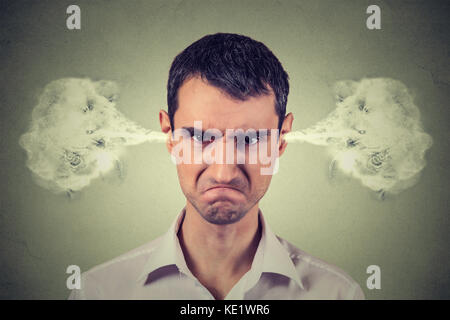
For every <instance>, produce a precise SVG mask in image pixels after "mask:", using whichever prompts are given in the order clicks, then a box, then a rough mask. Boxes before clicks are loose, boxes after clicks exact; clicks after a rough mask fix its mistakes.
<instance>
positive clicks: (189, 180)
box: [177, 164, 200, 191]
mask: <svg viewBox="0 0 450 320" xmlns="http://www.w3.org/2000/svg"><path fill="white" fill-rule="evenodd" d="M177 172H178V180H179V181H180V185H181V188H182V189H183V190H185V191H186V190H192V189H193V188H195V181H196V179H197V175H198V174H199V172H200V168H199V166H196V165H192V164H178V165H177Z"/></svg>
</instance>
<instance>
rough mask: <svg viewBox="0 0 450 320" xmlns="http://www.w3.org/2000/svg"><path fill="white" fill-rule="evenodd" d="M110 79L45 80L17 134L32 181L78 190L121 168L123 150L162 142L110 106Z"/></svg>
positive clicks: (113, 88) (159, 136)
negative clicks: (24, 127)
mask: <svg viewBox="0 0 450 320" xmlns="http://www.w3.org/2000/svg"><path fill="white" fill-rule="evenodd" d="M117 98H118V88H117V85H116V84H115V83H114V82H110V81H96V82H94V81H91V80H89V79H76V78H65V79H60V80H56V81H53V82H51V83H49V84H48V85H47V86H46V87H45V89H44V92H43V94H42V95H41V96H40V98H39V103H38V105H37V106H36V107H35V108H34V110H33V113H32V121H31V126H30V129H29V131H28V132H26V133H25V134H23V135H22V136H21V137H20V140H19V143H20V145H21V146H22V147H23V148H24V149H25V150H26V151H27V155H28V160H27V166H28V168H29V169H30V170H31V171H32V172H33V173H34V174H35V178H36V179H37V182H38V183H39V184H40V185H41V186H43V187H46V188H48V189H50V190H52V191H54V192H56V193H59V192H69V193H72V192H75V191H78V190H81V189H82V188H84V187H85V186H87V185H89V184H90V182H91V181H92V180H93V179H95V178H97V177H99V176H100V175H102V174H104V173H106V172H108V171H111V170H112V169H114V168H117V169H120V168H121V162H120V159H119V156H120V154H121V153H122V152H123V148H124V147H125V146H128V145H135V144H140V143H143V142H145V141H158V140H159V141H160V140H162V141H164V139H165V135H163V134H161V133H158V132H151V131H150V130H146V129H144V128H142V127H140V126H139V125H137V124H135V123H133V122H131V121H129V120H127V119H126V118H125V117H124V116H123V114H122V113H120V112H119V111H118V110H117V109H116V108H115V101H116V100H117Z"/></svg>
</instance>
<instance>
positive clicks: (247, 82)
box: [167, 33, 289, 132]
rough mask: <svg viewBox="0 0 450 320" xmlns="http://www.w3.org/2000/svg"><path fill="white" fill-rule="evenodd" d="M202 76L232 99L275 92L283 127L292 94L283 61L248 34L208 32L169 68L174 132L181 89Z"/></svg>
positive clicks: (170, 106)
mask: <svg viewBox="0 0 450 320" xmlns="http://www.w3.org/2000/svg"><path fill="white" fill-rule="evenodd" d="M194 76H201V78H202V79H203V80H204V79H206V80H207V81H208V83H209V84H210V85H213V86H215V87H217V88H219V89H221V90H222V91H224V92H225V93H226V94H228V95H229V96H231V97H232V98H235V99H239V100H242V101H245V100H246V99H247V98H248V97H249V96H250V97H256V96H259V95H262V94H269V93H270V89H269V88H267V86H266V85H267V84H268V85H270V87H271V88H272V90H273V92H274V94H275V111H276V113H277V114H278V129H279V130H281V125H282V123H283V120H284V117H285V114H286V104H287V97H288V94H289V81H288V80H289V76H288V74H287V73H286V71H285V70H284V69H283V66H282V65H281V63H280V61H278V59H277V58H276V57H275V55H274V54H273V53H272V51H270V50H269V49H268V48H267V47H266V46H265V45H264V44H263V43H262V42H259V41H255V40H253V39H251V38H249V37H246V36H243V35H239V34H232V33H216V34H210V35H206V36H204V37H203V38H201V39H199V40H197V41H195V42H194V43H192V44H191V45H190V46H188V47H187V48H186V49H184V50H183V51H182V52H181V53H179V54H178V55H177V56H176V57H175V59H174V61H173V62H172V66H171V67H170V71H169V80H168V82H167V105H168V109H169V110H168V113H169V119H170V125H171V127H172V132H173V130H174V124H173V118H174V115H175V111H176V110H177V108H178V89H179V88H180V87H181V85H182V84H183V82H184V81H185V80H188V79H190V78H191V77H194Z"/></svg>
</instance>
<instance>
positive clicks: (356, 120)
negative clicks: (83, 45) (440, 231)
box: [19, 78, 432, 198]
mask: <svg viewBox="0 0 450 320" xmlns="http://www.w3.org/2000/svg"><path fill="white" fill-rule="evenodd" d="M336 94H337V99H338V102H337V108H336V109H335V110H334V111H333V112H331V113H330V114H329V115H328V117H327V118H325V119H323V120H321V121H319V122H318V123H317V124H315V125H313V126H312V127H310V128H307V129H305V130H301V131H296V132H291V133H289V134H287V135H286V140H287V141H288V142H307V143H312V144H315V145H321V146H326V147H327V150H328V151H329V154H330V155H331V157H332V162H331V165H330V172H331V173H333V172H334V170H337V169H340V170H341V171H342V172H344V173H345V174H348V175H351V176H353V177H355V178H357V179H359V180H360V181H361V183H362V184H363V185H365V186H367V187H369V188H370V189H372V190H375V191H377V192H379V195H380V197H381V198H383V197H384V195H385V194H386V193H387V192H388V193H398V192H400V191H402V190H404V189H406V188H408V187H410V186H412V185H414V184H415V183H416V182H417V178H418V175H419V173H420V171H421V170H422V169H423V168H424V167H425V165H426V162H425V159H424V156H425V152H426V150H427V149H429V148H430V147H431V145H432V138H431V137H430V135H428V134H427V133H425V132H424V131H423V129H422V125H421V122H420V113H419V109H418V108H417V106H415V105H414V103H413V98H412V97H411V95H410V94H409V93H408V90H407V88H406V87H405V86H404V85H403V84H402V83H401V82H399V81H396V80H393V79H387V78H376V79H363V80H361V81H359V82H355V81H342V82H338V83H337V84H336ZM117 98H118V88H117V85H116V84H115V83H114V82H110V81H97V82H95V81H91V80H89V79H77V78H65V79H60V80H55V81H53V82H51V83H49V84H48V85H47V86H46V87H45V89H44V92H43V94H42V95H41V97H40V98H39V103H38V105H37V106H36V107H35V108H34V110H33V113H32V122H31V126H30V129H29V131H28V132H26V133H25V134H23V135H22V136H21V137H20V141H19V143H20V145H21V146H22V147H23V148H24V149H25V150H26V151H27V155H28V160H27V166H28V168H29V169H30V170H31V171H32V172H33V173H34V174H35V177H36V179H37V182H38V183H39V184H40V185H41V186H43V187H45V188H47V189H50V190H52V191H54V192H57V193H59V192H67V193H68V194H69V195H70V194H72V193H73V192H75V191H79V190H81V189H82V188H84V187H86V186H88V185H89V184H90V183H91V181H92V180H93V179H95V178H97V177H99V176H101V175H102V174H106V173H107V172H109V171H112V170H113V169H114V168H118V169H119V170H120V168H121V162H120V155H121V153H122V152H123V151H124V149H125V148H124V147H125V146H128V145H136V144H140V143H144V142H159V143H161V142H165V141H166V135H165V134H163V133H162V132H153V131H151V130H147V129H145V128H142V127H141V126H139V125H137V124H135V123H134V122H132V121H130V120H128V119H126V118H125V116H124V115H123V114H122V113H120V112H119V111H118V110H117V109H116V108H115V101H116V100H117Z"/></svg>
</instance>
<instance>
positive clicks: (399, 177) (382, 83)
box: [286, 78, 432, 198]
mask: <svg viewBox="0 0 450 320" xmlns="http://www.w3.org/2000/svg"><path fill="white" fill-rule="evenodd" d="M335 92H336V98H337V104H336V105H337V108H336V109H335V110H334V111H332V112H331V113H330V114H329V115H328V116H327V117H326V118H325V119H323V120H321V121H319V122H318V123H316V124H315V125H313V126H312V127H310V128H307V129H305V130H301V131H297V132H291V133H289V134H288V135H286V140H287V141H288V142H289V141H291V142H294V141H298V142H308V143H312V144H315V145H321V146H326V147H327V150H328V152H329V154H330V155H331V157H332V162H331V164H330V173H331V176H332V175H333V173H334V170H336V169H340V170H341V171H342V172H344V173H346V174H349V175H351V176H353V177H355V178H357V179H359V180H360V181H361V183H362V184H363V185H365V186H367V187H369V188H370V189H372V190H374V191H377V192H379V195H380V197H381V198H383V197H384V196H385V194H386V193H393V194H395V193H398V192H400V191H402V190H404V189H406V188H409V187H411V186H412V185H414V184H415V183H416V182H417V179H418V174H419V173H420V171H421V170H422V169H423V168H424V167H425V165H426V161H425V159H424V156H425V152H426V150H427V149H429V148H430V147H431V145H432V138H431V136H430V135H429V134H427V133H425V132H424V131H423V129H422V124H421V121H420V112H419V109H418V108H417V106H416V105H415V104H414V102H413V98H412V96H411V95H410V93H409V92H408V90H407V88H406V87H405V85H404V84H403V83H401V82H400V81H397V80H393V79H388V78H375V79H363V80H361V81H359V82H356V81H341V82H338V83H337V84H336V86H335Z"/></svg>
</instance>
